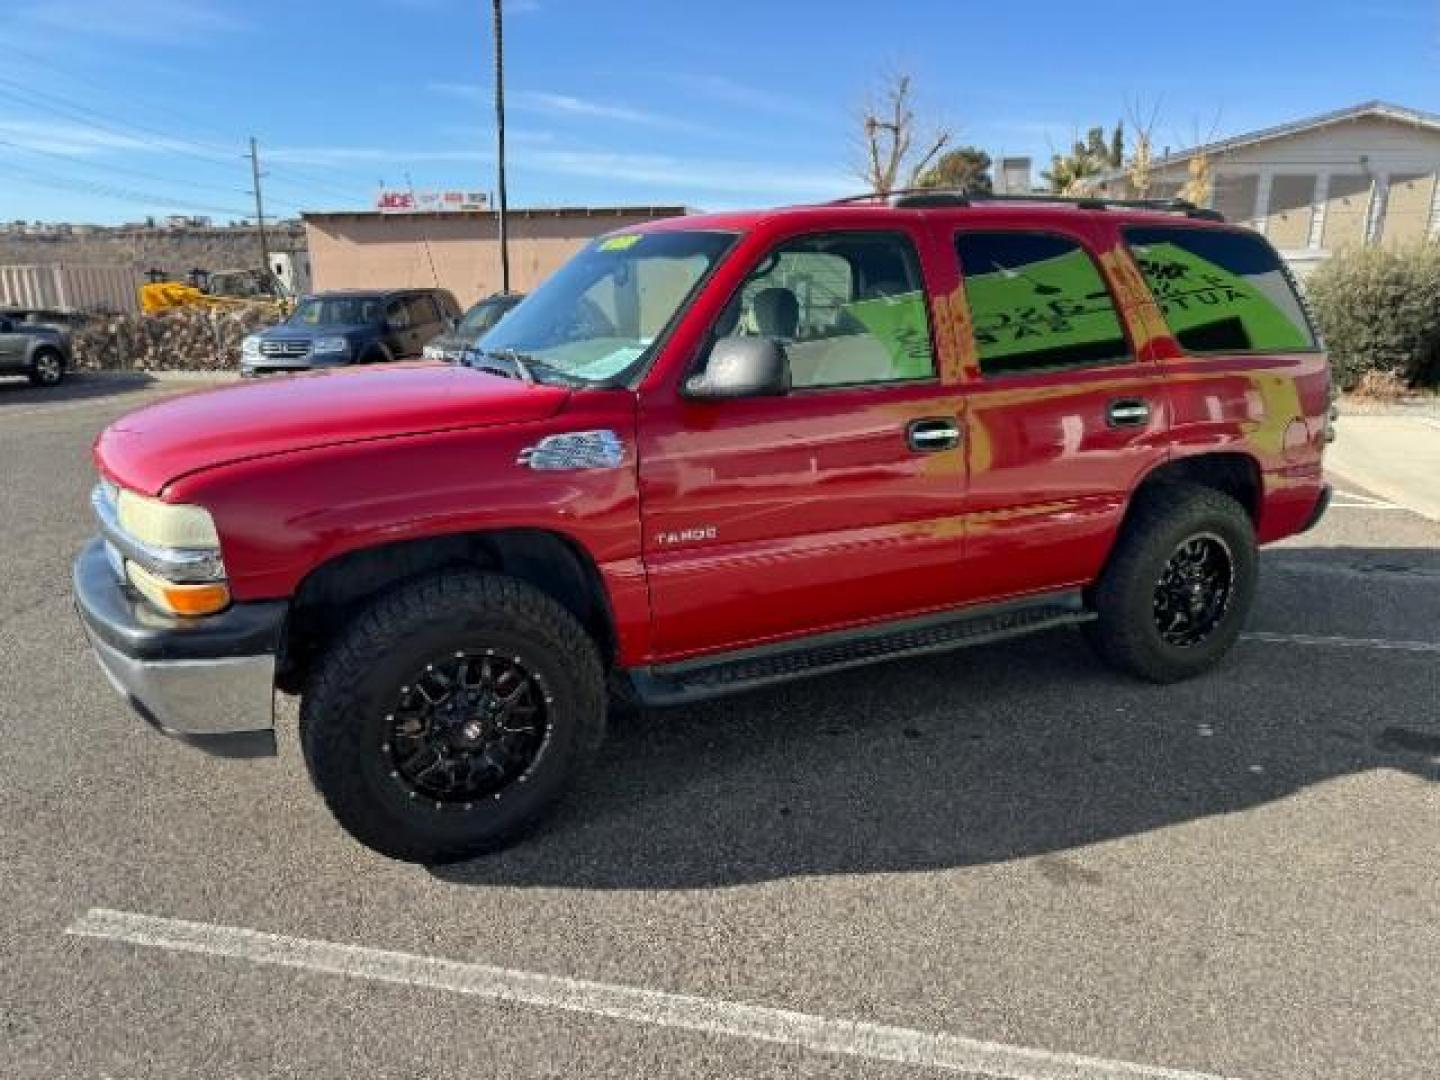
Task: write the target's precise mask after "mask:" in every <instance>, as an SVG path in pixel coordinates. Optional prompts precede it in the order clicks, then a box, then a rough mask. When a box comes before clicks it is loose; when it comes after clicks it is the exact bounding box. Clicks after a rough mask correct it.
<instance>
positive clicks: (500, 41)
mask: <svg viewBox="0 0 1440 1080" xmlns="http://www.w3.org/2000/svg"><path fill="white" fill-rule="evenodd" d="M492 4H493V9H494V13H495V18H494V21H495V161H496V165H497V167H498V168H499V172H500V175H499V183H498V185H497V186H498V188H499V193H500V201H499V204H498V207H497V213H496V217H495V220H496V227H497V229H498V231H499V236H500V291H501V292H506V293H508V292H509V291H510V240H509V236H508V233H507V229H506V221H505V216H506V202H505V28H504V16H503V15H502V14H501V11H500V5H501V0H492Z"/></svg>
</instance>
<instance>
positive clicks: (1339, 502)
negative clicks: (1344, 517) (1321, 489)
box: [1330, 491, 1405, 510]
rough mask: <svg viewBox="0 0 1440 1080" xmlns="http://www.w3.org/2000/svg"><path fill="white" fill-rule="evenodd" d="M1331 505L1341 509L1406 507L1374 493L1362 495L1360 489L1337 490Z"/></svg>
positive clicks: (1391, 508)
mask: <svg viewBox="0 0 1440 1080" xmlns="http://www.w3.org/2000/svg"><path fill="white" fill-rule="evenodd" d="M1330 505H1331V507H1334V508H1338V509H1341V510H1404V509H1405V507H1403V506H1397V505H1396V504H1395V503H1392V502H1388V501H1386V500H1385V499H1377V498H1375V496H1373V495H1361V494H1360V493H1359V492H1358V491H1336V492H1335V498H1334V501H1332V502H1331V503H1330Z"/></svg>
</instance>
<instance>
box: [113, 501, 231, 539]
mask: <svg viewBox="0 0 1440 1080" xmlns="http://www.w3.org/2000/svg"><path fill="white" fill-rule="evenodd" d="M118 491H119V494H118V496H117V498H116V500H115V516H116V518H117V519H118V520H119V523H120V527H121V528H122V529H124V530H125V531H126V532H127V533H129V534H130V535H131V536H133V537H134V538H135V539H136V540H139V541H140V542H141V543H142V544H146V545H149V546H150V547H162V548H192V549H193V548H205V549H210V550H214V551H219V550H220V535H219V534H218V533H217V532H216V531H215V520H214V519H213V518H212V517H211V516H210V512H209V511H208V510H206V509H204V508H203V507H200V506H186V505H183V504H180V503H167V502H162V501H161V500H160V499H150V498H147V497H146V496H144V495H141V494H139V493H137V492H134V491H130V490H129V489H128V488H120V489H118Z"/></svg>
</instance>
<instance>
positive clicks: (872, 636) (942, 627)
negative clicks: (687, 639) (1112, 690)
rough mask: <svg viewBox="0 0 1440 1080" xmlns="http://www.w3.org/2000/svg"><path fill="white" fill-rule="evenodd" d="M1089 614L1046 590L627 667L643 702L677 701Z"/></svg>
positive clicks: (978, 641) (1075, 597)
mask: <svg viewBox="0 0 1440 1080" xmlns="http://www.w3.org/2000/svg"><path fill="white" fill-rule="evenodd" d="M1094 618H1095V616H1094V614H1093V613H1092V612H1089V611H1087V610H1086V609H1085V606H1084V604H1083V602H1082V600H1081V598H1080V594H1079V593H1078V592H1073V593H1051V594H1048V595H1046V596H1044V597H1037V598H1032V599H1028V600H1021V601H1015V602H1011V603H1005V604H990V605H986V606H984V607H978V608H970V609H968V610H966V611H965V612H963V613H956V612H947V613H946V614H944V615H936V616H928V617H925V618H922V619H910V620H907V621H905V622H901V623H886V624H884V625H882V626H871V627H865V628H864V629H860V630H844V631H840V632H838V633H832V634H821V635H819V636H816V637H810V638H805V639H803V640H801V641H798V642H797V641H787V642H783V643H781V644H778V645H764V646H761V647H759V648H755V649H745V650H741V651H739V652H732V653H725V654H723V655H721V656H708V657H703V658H701V659H698V660H687V661H684V662H682V663H678V664H667V665H663V666H660V667H648V668H636V669H633V670H632V671H630V672H629V673H628V674H629V677H630V681H631V683H632V684H633V685H634V687H635V692H636V695H637V696H638V697H639V698H640V700H641V702H643V703H644V704H646V705H681V704H685V703H687V702H691V701H701V700H704V699H706V698H712V697H720V696H721V695H723V694H735V693H740V692H741V691H745V690H754V689H757V688H758V687H762V686H770V685H772V684H774V683H781V682H789V681H790V680H791V679H802V678H808V677H809V676H811V675H825V674H829V673H830V672H834V671H844V670H846V669H847V668H854V667H862V666H864V665H866V664H878V663H881V662H882V661H886V660H896V659H899V658H901V657H907V656H924V655H926V654H927V653H938V652H948V651H950V650H951V649H960V648H965V647H966V646H970V645H986V644H989V643H990V642H992V641H1003V640H1005V639H1006V638H1012V637H1020V636H1021V635H1023V634H1031V633H1034V632H1036V631H1038V630H1049V629H1051V628H1053V627H1058V626H1076V625H1079V624H1080V623H1086V622H1090V621H1091V620H1092V619H1094Z"/></svg>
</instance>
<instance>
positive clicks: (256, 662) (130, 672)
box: [74, 540, 285, 757]
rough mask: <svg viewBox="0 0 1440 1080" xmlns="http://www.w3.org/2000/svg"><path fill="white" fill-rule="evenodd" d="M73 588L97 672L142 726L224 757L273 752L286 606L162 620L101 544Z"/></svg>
mask: <svg viewBox="0 0 1440 1080" xmlns="http://www.w3.org/2000/svg"><path fill="white" fill-rule="evenodd" d="M74 587H75V606H76V609H77V610H78V612H79V614H80V621H81V623H82V625H83V626H84V628H85V634H86V636H87V637H88V638H89V639H90V645H91V647H92V648H93V650H94V653H95V658H96V659H97V660H98V661H99V663H100V668H101V670H102V671H104V673H105V675H106V677H107V678H108V679H109V680H110V682H111V684H112V685H113V686H114V687H115V689H116V690H117V691H119V693H120V695H121V696H122V697H123V698H125V700H126V701H128V702H129V703H130V705H131V706H132V707H133V708H134V709H135V711H136V712H137V713H139V714H140V716H141V717H143V718H144V719H145V720H146V721H147V722H148V723H149V724H151V725H152V726H153V727H155V728H157V729H159V730H160V731H163V732H164V733H165V734H167V735H171V736H174V737H175V738H178V739H181V740H183V741H185V742H188V743H192V744H194V745H195V746H198V747H200V748H201V749H204V750H208V751H210V752H212V753H217V754H221V755H225V756H230V757H251V756H255V755H260V754H273V753H274V752H275V717H274V699H275V667H276V652H277V651H278V648H279V643H280V635H281V629H282V627H283V625H284V618H285V604H284V603H283V602H281V601H275V602H264V603H252V604H235V605H232V606H231V607H230V608H228V609H227V610H226V611H223V612H221V613H219V614H218V615H208V616H202V617H200V618H193V619H184V618H175V617H170V616H165V615H162V614H160V613H159V612H156V611H155V610H154V609H153V608H151V607H150V606H149V605H148V604H146V603H145V602H144V601H143V600H140V599H139V598H137V597H135V596H133V595H132V594H131V593H130V591H129V590H128V589H127V588H126V587H125V586H124V585H123V584H122V583H121V582H120V580H119V578H118V577H117V576H116V574H115V570H114V568H113V567H112V566H111V564H110V561H109V559H108V558H107V556H106V554H105V546H104V543H103V542H102V541H99V540H96V541H93V542H92V543H90V544H89V545H87V546H86V548H85V550H84V551H82V552H81V553H80V557H79V558H78V559H76V561H75V569H74Z"/></svg>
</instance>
